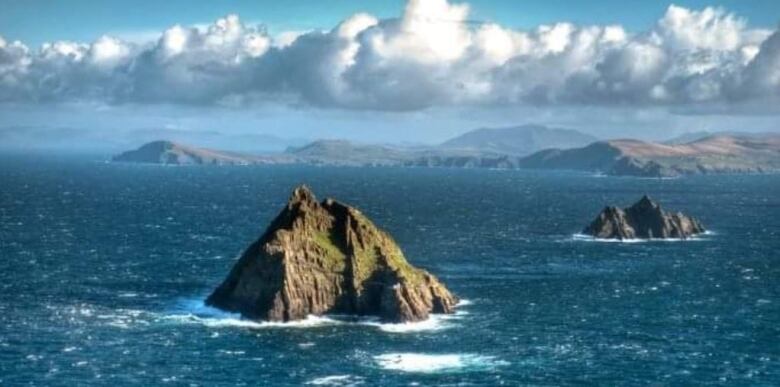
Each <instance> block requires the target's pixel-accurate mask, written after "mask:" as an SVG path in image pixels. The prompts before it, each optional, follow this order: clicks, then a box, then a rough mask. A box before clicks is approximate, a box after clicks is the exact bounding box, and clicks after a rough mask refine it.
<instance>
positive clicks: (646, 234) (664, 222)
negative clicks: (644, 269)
mask: <svg viewBox="0 0 780 387" xmlns="http://www.w3.org/2000/svg"><path fill="white" fill-rule="evenodd" d="M703 232H704V227H703V226H702V225H701V223H699V221H698V220H696V219H695V218H692V217H689V216H686V215H683V214H682V213H679V212H678V213H674V214H673V213H667V212H665V211H663V210H662V209H661V206H660V205H659V204H658V203H655V202H653V201H652V200H651V199H650V198H649V197H648V196H646V195H645V196H643V197H642V199H640V200H639V201H638V202H636V203H635V204H634V205H633V206H631V207H628V208H626V209H620V208H617V207H606V208H604V210H603V211H601V213H600V214H599V216H598V217H596V219H595V220H594V221H593V222H592V223H591V224H590V225H589V226H588V227H586V228H585V230H583V233H584V234H588V235H592V236H594V237H596V238H606V239H634V238H642V239H651V238H679V239H685V238H688V237H690V236H693V235H696V234H700V233H703Z"/></svg>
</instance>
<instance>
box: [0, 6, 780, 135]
mask: <svg viewBox="0 0 780 387" xmlns="http://www.w3.org/2000/svg"><path fill="white" fill-rule="evenodd" d="M0 9H2V12H0V148H9V147H10V148H13V147H22V148H24V147H36V146H44V145H45V146H51V147H62V148H72V149H80V148H123V147H128V146H132V145H137V143H138V142H141V141H148V140H152V139H156V138H161V137H166V138H173V139H177V140H180V141H189V142H194V143H196V144H197V145H204V146H213V147H218V146H219V147H227V148H235V149H241V150H263V149H283V148H284V147H285V146H287V145H298V144H300V143H302V142H305V141H307V140H311V139H316V138H347V139H351V140H354V141H358V142H382V143H399V142H404V143H428V144H431V143H437V142H440V141H443V140H445V139H447V138H449V137H452V136H454V135H457V134H460V133H463V132H465V131H468V130H471V129H474V128H479V127H496V126H513V125H521V124H526V123H538V124H545V125H550V126H557V127H567V128H574V129H579V130H582V131H584V132H587V133H590V134H593V135H596V136H598V137H602V138H618V137H636V138H642V139H648V140H658V139H664V138H668V137H672V136H675V135H678V134H681V133H685V132H692V131H701V130H708V131H718V130H738V131H740V130H742V131H780V128H778V125H777V124H776V123H777V122H780V120H778V118H780V117H778V114H779V113H780V103H779V101H780V98H779V97H780V33H778V32H777V28H778V23H779V22H780V2H778V1H776V0H753V1H735V0H732V1H699V0H696V1H677V2H675V3H669V2H662V1H616V0H601V1H588V2H584V1H583V2H579V1H578V2H572V1H563V0H545V1H541V0H526V1H512V0H492V1H486V0H472V1H468V2H457V1H452V2H448V1H446V0H409V1H379V0H363V1H346V0H319V1H286V2H278V1H273V2H272V1H209V2H205V1H204V2H192V1H181V0H173V1H127V0H125V1H114V0H109V1H83V0H71V1H67V2H64V1H35V0H31V1H12V0H0Z"/></svg>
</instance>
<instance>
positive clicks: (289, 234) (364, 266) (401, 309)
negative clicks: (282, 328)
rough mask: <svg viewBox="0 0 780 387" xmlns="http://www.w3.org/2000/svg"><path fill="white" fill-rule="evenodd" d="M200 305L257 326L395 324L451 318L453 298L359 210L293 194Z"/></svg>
mask: <svg viewBox="0 0 780 387" xmlns="http://www.w3.org/2000/svg"><path fill="white" fill-rule="evenodd" d="M206 303H207V304H208V305H212V306H215V307H217V308H220V309H224V310H227V311H231V312H239V313H241V314H242V315H243V316H245V317H247V318H251V319H259V320H273V321H290V320H298V319H303V318H305V317H306V316H308V315H310V314H312V315H322V314H326V313H332V314H353V315H366V316H379V317H380V318H381V319H382V320H384V321H391V322H402V321H419V320H424V319H426V318H428V316H429V314H430V313H452V312H453V309H454V306H455V304H456V303H457V298H456V297H455V296H454V295H452V294H451V293H450V292H449V291H448V290H447V288H445V287H444V285H442V284H441V283H440V282H439V281H438V280H437V279H436V277H434V276H433V275H431V274H429V273H428V272H426V271H424V270H421V269H417V268H415V267H413V266H412V265H410V264H409V263H408V262H407V261H406V259H405V258H404V255H403V253H402V252H401V249H400V248H399V247H398V245H396V243H395V242H394V241H393V239H392V238H391V237H390V236H389V235H388V234H387V233H386V232H384V231H382V230H380V229H379V228H377V227H376V226H375V225H374V224H373V223H372V222H371V221H370V220H368V218H366V217H365V216H364V215H363V214H362V213H361V212H360V211H359V210H357V209H356V208H353V207H350V206H348V205H345V204H342V203H339V202H337V201H335V200H333V199H327V200H325V201H323V202H321V203H320V202H317V201H316V199H315V197H314V194H313V193H312V192H311V191H310V190H309V189H308V188H307V187H306V186H300V187H298V188H296V189H295V190H294V191H293V193H292V196H291V197H290V200H289V202H288V203H287V206H286V207H285V208H284V209H283V210H282V211H281V213H279V215H278V216H277V217H276V219H274V221H273V222H272V223H271V225H270V226H269V227H268V229H267V230H266V231H265V233H264V234H263V235H262V236H261V237H260V239H258V240H257V241H256V242H254V243H253V244H252V245H251V246H249V248H247V250H246V251H245V252H244V253H243V255H242V256H241V258H240V259H239V260H238V262H237V263H236V264H235V266H234V267H233V269H232V270H231V272H230V274H229V275H228V277H227V278H226V279H225V281H224V282H223V283H222V284H221V285H220V286H219V287H218V288H217V289H216V290H215V291H214V292H213V293H212V294H211V295H210V296H209V297H208V299H207V300H206Z"/></svg>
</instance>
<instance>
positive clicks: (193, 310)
mask: <svg viewBox="0 0 780 387" xmlns="http://www.w3.org/2000/svg"><path fill="white" fill-rule="evenodd" d="M469 304H470V301H468V300H463V301H461V302H460V303H459V304H458V306H461V305H469ZM467 314H468V312H466V311H456V312H455V313H454V314H449V315H443V314H433V315H431V316H430V317H429V318H428V319H426V320H423V321H416V322H407V323H383V322H381V321H380V320H379V319H378V318H376V317H355V316H347V315H328V316H315V315H309V316H307V317H306V318H305V319H303V320H297V321H289V322H275V321H253V320H247V319H244V318H242V317H241V315H240V314H237V313H229V312H225V311H222V310H219V309H216V308H212V307H209V306H207V305H205V304H204V303H203V301H202V299H187V300H184V301H182V302H180V303H179V306H178V308H177V309H176V311H175V313H172V314H166V315H164V316H163V317H162V319H164V320H167V321H175V322H179V323H189V324H201V325H205V326H207V327H212V328H224V327H238V328H251V329H265V328H313V327H322V326H332V325H360V326H370V327H375V328H378V329H379V330H381V331H383V332H389V333H414V332H425V331H439V330H443V329H449V328H452V327H453V326H455V324H454V322H455V321H456V320H458V319H460V318H463V316H465V315H467Z"/></svg>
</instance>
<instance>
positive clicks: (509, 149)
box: [439, 125, 598, 156]
mask: <svg viewBox="0 0 780 387" xmlns="http://www.w3.org/2000/svg"><path fill="white" fill-rule="evenodd" d="M594 141H598V138H596V137H593V136H591V135H588V134H585V133H582V132H579V131H577V130H573V129H558V128H548V127H546V126H541V125H522V126H515V127H508V128H482V129H476V130H472V131H470V132H467V133H464V134H462V135H460V136H458V137H455V138H453V139H450V140H447V141H445V142H444V143H442V144H441V145H439V148H440V149H447V150H465V151H479V152H482V153H494V154H500V155H513V156H526V155H530V154H532V153H534V152H538V151H540V150H543V149H548V148H577V147H581V146H585V145H588V144H590V143H592V142H594Z"/></svg>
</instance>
